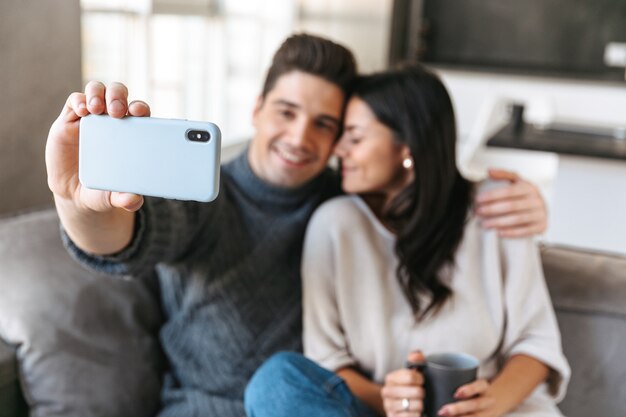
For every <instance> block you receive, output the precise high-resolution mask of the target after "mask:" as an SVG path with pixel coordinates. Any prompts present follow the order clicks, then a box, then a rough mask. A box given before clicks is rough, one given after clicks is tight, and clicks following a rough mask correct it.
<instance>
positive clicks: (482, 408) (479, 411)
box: [437, 379, 504, 417]
mask: <svg viewBox="0 0 626 417" xmlns="http://www.w3.org/2000/svg"><path fill="white" fill-rule="evenodd" d="M454 398H456V399H457V400H459V401H458V402H456V403H452V404H447V405H445V406H443V407H441V409H440V410H439V412H438V413H437V414H438V415H439V416H441V417H452V416H455V417H456V416H459V417H461V416H462V417H501V416H502V415H503V414H504V413H503V412H501V411H499V407H498V405H499V404H498V401H497V400H496V396H495V395H494V393H493V389H492V386H491V385H490V384H489V382H488V381H487V380H486V379H479V380H477V381H474V382H472V383H470V384H466V385H463V386H461V387H460V388H459V389H457V390H456V392H455V393H454Z"/></svg>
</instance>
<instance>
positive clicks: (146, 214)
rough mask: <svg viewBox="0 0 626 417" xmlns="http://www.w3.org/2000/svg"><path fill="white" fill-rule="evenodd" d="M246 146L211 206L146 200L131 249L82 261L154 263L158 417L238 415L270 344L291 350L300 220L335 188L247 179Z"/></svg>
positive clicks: (297, 303)
mask: <svg viewBox="0 0 626 417" xmlns="http://www.w3.org/2000/svg"><path fill="white" fill-rule="evenodd" d="M246 154H247V152H244V153H243V154H242V155H240V156H239V157H238V158H237V159H236V160H234V161H232V162H230V163H229V164H227V165H225V166H224V167H223V169H222V175H221V176H222V180H221V189H220V194H219V196H218V198H217V199H216V200H215V201H213V202H212V203H195V202H183V201H175V200H164V199H159V198H146V199H145V204H144V207H143V208H142V209H141V210H140V211H139V215H138V217H137V219H138V223H137V224H138V226H137V230H136V233H135V237H134V239H133V242H132V243H131V245H130V246H129V247H128V248H127V249H125V250H124V251H123V252H121V253H119V254H117V255H115V256H109V257H95V256H90V255H88V254H86V253H85V252H83V251H81V250H80V249H78V248H77V247H76V246H75V245H74V244H73V243H72V242H71V241H70V240H69V239H68V237H67V236H64V240H65V243H66V246H67V247H68V250H69V251H70V253H71V254H72V255H73V256H74V257H75V258H76V259H78V260H79V261H80V262H81V263H83V264H85V265H87V266H88V267H90V268H92V269H95V270H98V271H103V272H107V273H114V274H121V275H136V274H140V273H144V272H145V271H149V270H151V269H153V268H156V272H157V275H158V277H159V282H160V286H161V297H162V303H163V308H164V312H165V316H166V322H165V324H164V325H163V327H162V329H161V332H160V338H161V343H162V346H163V349H164V351H165V354H166V355H167V358H168V359H169V362H170V370H169V372H168V373H167V375H166V378H165V386H164V389H163V410H162V412H161V414H159V415H160V416H161V417H165V416H167V417H174V416H180V417H183V416H184V417H195V416H220V417H230V416H233V417H234V416H238V417H239V416H244V415H245V413H244V409H243V391H244V389H245V385H246V383H247V381H248V379H249V378H250V377H251V375H252V373H253V372H254V371H255V370H256V368H257V367H258V366H259V365H260V364H261V363H262V362H263V361H264V360H265V359H267V358H268V356H270V355H271V354H272V353H274V352H276V351H279V350H301V330H302V327H301V326H302V324H301V323H302V316H301V282H300V259H301V251H302V241H303V237H304V232H305V229H306V225H307V222H308V220H309V218H310V216H311V214H312V213H313V211H314V210H315V208H316V207H317V206H318V205H319V204H320V203H321V202H323V201H324V200H326V199H327V198H329V197H331V196H333V195H336V194H337V192H338V181H337V178H336V176H335V175H334V174H333V173H332V172H331V171H330V170H327V171H325V172H324V173H323V174H322V175H321V176H320V177H318V178H317V179H315V180H313V181H311V182H310V183H308V184H306V185H305V186H303V187H301V188H299V189H295V190H287V189H281V188H276V187H273V186H270V185H268V184H266V183H264V182H263V181H261V180H260V179H259V178H258V177H256V176H255V175H254V173H253V172H252V170H251V169H250V166H249V164H248V160H247V156H246Z"/></svg>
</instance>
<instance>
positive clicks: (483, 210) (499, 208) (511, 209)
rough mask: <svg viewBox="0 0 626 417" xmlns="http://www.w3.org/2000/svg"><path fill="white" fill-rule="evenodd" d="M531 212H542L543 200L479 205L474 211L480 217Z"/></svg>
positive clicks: (496, 202) (530, 199)
mask: <svg viewBox="0 0 626 417" xmlns="http://www.w3.org/2000/svg"><path fill="white" fill-rule="evenodd" d="M531 210H539V211H540V212H543V200H542V199H541V198H514V199H508V200H503V201H492V202H490V203H483V204H479V205H477V206H476V209H475V211H476V214H478V215H479V216H481V217H496V216H502V215H506V214H510V213H517V212H522V211H531Z"/></svg>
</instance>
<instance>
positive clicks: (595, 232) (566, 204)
mask: <svg viewBox="0 0 626 417" xmlns="http://www.w3.org/2000/svg"><path fill="white" fill-rule="evenodd" d="M440 73H441V75H442V77H443V79H444V81H445V83H446V85H447V86H448V88H449V90H450V92H451V95H452V97H453V101H454V103H455V108H456V112H457V119H458V121H459V135H460V145H461V148H463V146H465V145H467V143H466V142H467V141H468V138H471V135H470V132H471V131H472V128H473V126H474V124H475V122H476V121H477V120H478V119H479V118H480V116H481V112H482V111H484V107H485V106H486V105H487V103H488V102H490V101H491V100H493V99H494V98H495V97H504V98H510V99H511V100H514V101H521V102H524V103H526V104H527V112H526V114H527V116H528V119H529V121H531V122H532V121H546V120H548V119H550V118H555V119H560V120H570V121H575V122H577V123H587V124H599V125H603V124H605V125H606V124H609V125H622V126H626V83H624V84H610V83H600V82H589V81H586V82H583V81H578V80H560V79H551V78H533V77H522V76H510V75H498V74H488V73H471V72H463V71H450V70H445V71H444V70H442V71H440ZM477 154H478V155H477V159H478V160H480V162H481V164H482V166H483V167H486V166H498V167H505V168H510V169H514V170H516V171H518V172H520V173H521V174H522V175H523V176H526V177H528V178H530V179H532V180H533V181H536V182H538V183H540V185H541V186H542V187H543V190H544V192H545V194H546V197H547V199H548V201H549V204H550V207H549V208H550V225H551V227H550V229H549V231H548V233H547V235H546V239H547V240H548V241H550V242H552V243H558V244H563V245H568V246H576V247H584V248H588V249H597V250H603V251H610V252H617V253H626V161H623V162H622V161H618V162H615V161H610V160H604V159H596V158H573V157H566V156H561V157H558V158H556V157H555V156H554V155H553V154H546V153H542V152H527V151H515V150H503V149H493V148H485V147H479V149H478V151H477Z"/></svg>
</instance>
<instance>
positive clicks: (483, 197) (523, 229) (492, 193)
mask: <svg viewBox="0 0 626 417" xmlns="http://www.w3.org/2000/svg"><path fill="white" fill-rule="evenodd" d="M489 178H490V179H491V180H495V181H508V182H509V185H508V186H506V185H505V186H502V187H498V188H493V189H491V190H488V191H483V192H481V193H479V194H478V195H477V196H476V206H475V207H476V214H478V215H479V216H480V217H482V218H483V221H482V225H483V227H486V228H493V229H497V231H498V234H499V235H500V236H501V237H508V238H516V237H531V236H535V235H538V234H541V233H543V232H545V231H546V229H547V226H548V213H547V209H546V204H545V201H544V199H543V197H542V195H541V193H540V192H539V189H538V188H537V187H536V186H535V185H534V184H532V183H531V182H528V181H526V180H523V179H521V178H520V177H519V176H518V175H517V174H515V173H513V172H509V171H503V170H495V169H491V170H489Z"/></svg>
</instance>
